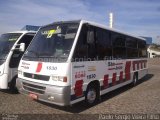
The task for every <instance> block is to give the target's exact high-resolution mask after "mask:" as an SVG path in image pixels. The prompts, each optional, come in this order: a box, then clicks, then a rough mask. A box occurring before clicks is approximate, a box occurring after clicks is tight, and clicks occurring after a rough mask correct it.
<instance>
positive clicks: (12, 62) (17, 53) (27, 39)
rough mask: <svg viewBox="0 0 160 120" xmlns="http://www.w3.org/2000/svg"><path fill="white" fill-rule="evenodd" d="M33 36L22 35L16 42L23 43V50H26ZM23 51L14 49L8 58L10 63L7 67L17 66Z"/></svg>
mask: <svg viewBox="0 0 160 120" xmlns="http://www.w3.org/2000/svg"><path fill="white" fill-rule="evenodd" d="M33 37H34V35H24V36H23V37H22V38H21V39H20V41H19V42H18V44H20V43H25V50H26V49H27V47H28V46H29V44H30V42H31V41H32V39H33ZM18 47H19V46H18ZM23 53H24V52H20V51H16V50H15V51H14V52H13V54H12V57H11V60H10V63H9V67H10V68H17V67H18V65H19V62H20V60H21V57H22V55H23Z"/></svg>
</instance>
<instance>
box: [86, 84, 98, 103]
mask: <svg viewBox="0 0 160 120" xmlns="http://www.w3.org/2000/svg"><path fill="white" fill-rule="evenodd" d="M99 97H100V95H99V90H98V88H97V87H96V86H94V85H90V86H89V87H88V88H87V91H86V95H85V102H86V103H87V105H89V106H92V105H94V104H96V103H97V102H98V101H99Z"/></svg>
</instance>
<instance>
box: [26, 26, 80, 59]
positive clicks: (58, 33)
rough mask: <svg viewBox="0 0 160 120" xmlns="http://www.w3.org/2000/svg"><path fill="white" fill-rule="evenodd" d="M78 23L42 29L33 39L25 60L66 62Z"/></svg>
mask: <svg viewBox="0 0 160 120" xmlns="http://www.w3.org/2000/svg"><path fill="white" fill-rule="evenodd" d="M78 26H79V24H78V23H59V24H57V23H55V24H52V25H48V26H45V27H42V28H41V29H40V30H39V31H38V33H37V35H36V36H35V37H34V38H33V40H32V42H31V45H30V46H29V47H28V49H27V51H26V52H25V54H24V56H23V59H25V60H33V61H39V60H41V61H45V62H46V59H43V58H51V59H50V62H65V61H66V60H67V58H68V56H69V53H70V50H71V47H72V44H73V41H74V38H75V36H76V33H77V30H78Z"/></svg>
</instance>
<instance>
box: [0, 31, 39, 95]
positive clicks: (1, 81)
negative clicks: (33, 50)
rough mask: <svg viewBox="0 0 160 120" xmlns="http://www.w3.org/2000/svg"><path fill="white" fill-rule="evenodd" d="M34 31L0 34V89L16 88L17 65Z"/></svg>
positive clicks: (13, 89)
mask: <svg viewBox="0 0 160 120" xmlns="http://www.w3.org/2000/svg"><path fill="white" fill-rule="evenodd" d="M35 33H36V32H34V31H15V32H9V33H4V34H2V35H1V36H0V89H8V88H9V89H10V90H11V91H12V92H13V91H15V90H16V89H15V84H16V78H17V69H18V65H19V62H20V60H21V57H22V55H23V53H24V51H25V48H27V47H28V45H29V43H30V42H31V40H32V39H33V37H34V35H35Z"/></svg>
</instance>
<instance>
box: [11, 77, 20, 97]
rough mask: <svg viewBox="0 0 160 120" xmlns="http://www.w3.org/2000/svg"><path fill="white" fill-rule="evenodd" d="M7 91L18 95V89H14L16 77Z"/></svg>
mask: <svg viewBox="0 0 160 120" xmlns="http://www.w3.org/2000/svg"><path fill="white" fill-rule="evenodd" d="M9 91H10V92H11V93H13V94H17V93H18V89H17V88H16V77H15V78H13V79H12V81H11V82H10V85H9Z"/></svg>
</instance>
